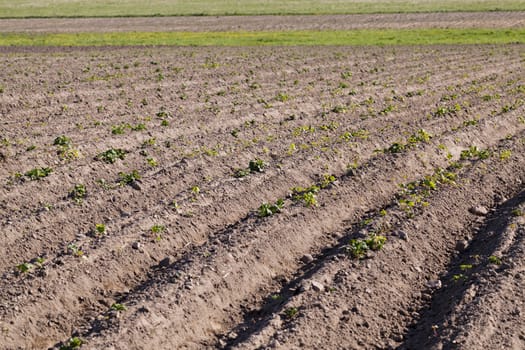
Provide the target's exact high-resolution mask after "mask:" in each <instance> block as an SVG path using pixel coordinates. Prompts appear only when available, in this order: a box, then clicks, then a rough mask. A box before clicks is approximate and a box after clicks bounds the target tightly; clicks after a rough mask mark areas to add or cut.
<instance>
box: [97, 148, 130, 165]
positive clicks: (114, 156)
mask: <svg viewBox="0 0 525 350" xmlns="http://www.w3.org/2000/svg"><path fill="white" fill-rule="evenodd" d="M126 153H127V152H126V151H124V150H122V149H120V148H117V149H114V148H110V149H108V150H107V151H104V152H102V153H99V154H98V155H97V156H96V157H95V159H96V160H101V161H103V162H106V163H108V164H113V163H115V162H116V161H117V160H118V159H121V160H123V159H124V157H125V156H126Z"/></svg>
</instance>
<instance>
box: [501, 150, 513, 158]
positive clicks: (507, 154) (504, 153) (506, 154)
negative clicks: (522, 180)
mask: <svg viewBox="0 0 525 350" xmlns="http://www.w3.org/2000/svg"><path fill="white" fill-rule="evenodd" d="M511 155H512V152H511V151H510V150H508V149H504V150H502V151H501V152H499V159H500V160H507V159H509V158H510V156H511Z"/></svg>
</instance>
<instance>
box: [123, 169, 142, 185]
mask: <svg viewBox="0 0 525 350" xmlns="http://www.w3.org/2000/svg"><path fill="white" fill-rule="evenodd" d="M118 175H119V176H120V185H121V186H125V185H130V184H131V183H133V182H135V181H137V180H139V179H140V174H139V173H138V171H136V170H133V171H132V172H131V173H129V174H126V173H124V172H120V173H118Z"/></svg>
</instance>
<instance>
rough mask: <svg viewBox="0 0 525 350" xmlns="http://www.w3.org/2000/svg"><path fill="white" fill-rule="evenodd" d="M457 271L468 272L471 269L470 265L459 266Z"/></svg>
mask: <svg viewBox="0 0 525 350" xmlns="http://www.w3.org/2000/svg"><path fill="white" fill-rule="evenodd" d="M459 269H460V270H461V271H468V270H470V269H472V264H461V265H459Z"/></svg>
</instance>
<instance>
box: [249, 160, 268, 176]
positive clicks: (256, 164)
mask: <svg viewBox="0 0 525 350" xmlns="http://www.w3.org/2000/svg"><path fill="white" fill-rule="evenodd" d="M265 167H266V163H265V162H264V161H263V160H262V159H258V158H257V159H254V160H250V164H249V166H248V168H249V169H250V172H252V173H255V172H258V173H261V172H263V171H264V168H265Z"/></svg>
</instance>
